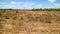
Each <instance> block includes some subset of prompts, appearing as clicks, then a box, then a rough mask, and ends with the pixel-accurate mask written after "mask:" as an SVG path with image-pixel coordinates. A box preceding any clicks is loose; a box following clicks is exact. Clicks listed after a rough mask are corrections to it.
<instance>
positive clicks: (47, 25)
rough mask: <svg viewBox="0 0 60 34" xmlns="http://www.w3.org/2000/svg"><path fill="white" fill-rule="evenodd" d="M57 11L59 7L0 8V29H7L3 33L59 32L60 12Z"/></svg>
mask: <svg viewBox="0 0 60 34" xmlns="http://www.w3.org/2000/svg"><path fill="white" fill-rule="evenodd" d="M34 11H35V12H34ZM49 11H50V12H49ZM57 11H60V9H42V8H40V9H32V10H15V9H0V30H1V29H5V30H7V31H6V32H5V34H8V33H12V32H13V33H14V34H19V33H20V34H21V33H24V34H26V33H28V34H35V33H37V34H38V33H39V34H40V33H43V34H47V33H48V34H52V33H54V34H55V33H58V34H59V33H60V12H57ZM2 23H4V25H2ZM3 27H4V28H3ZM8 31H9V32H8ZM31 32H32V33H31ZM0 34H1V32H0Z"/></svg>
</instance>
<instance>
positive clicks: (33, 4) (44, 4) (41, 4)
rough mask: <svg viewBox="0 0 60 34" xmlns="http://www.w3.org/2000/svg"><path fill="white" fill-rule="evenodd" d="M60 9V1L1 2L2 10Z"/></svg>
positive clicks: (20, 0)
mask: <svg viewBox="0 0 60 34" xmlns="http://www.w3.org/2000/svg"><path fill="white" fill-rule="evenodd" d="M32 8H60V0H0V9H32Z"/></svg>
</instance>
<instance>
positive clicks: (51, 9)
mask: <svg viewBox="0 0 60 34" xmlns="http://www.w3.org/2000/svg"><path fill="white" fill-rule="evenodd" d="M32 11H60V8H58V9H53V8H49V9H47V8H45V9H42V8H40V9H39V8H38V9H34V8H33V9H32Z"/></svg>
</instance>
